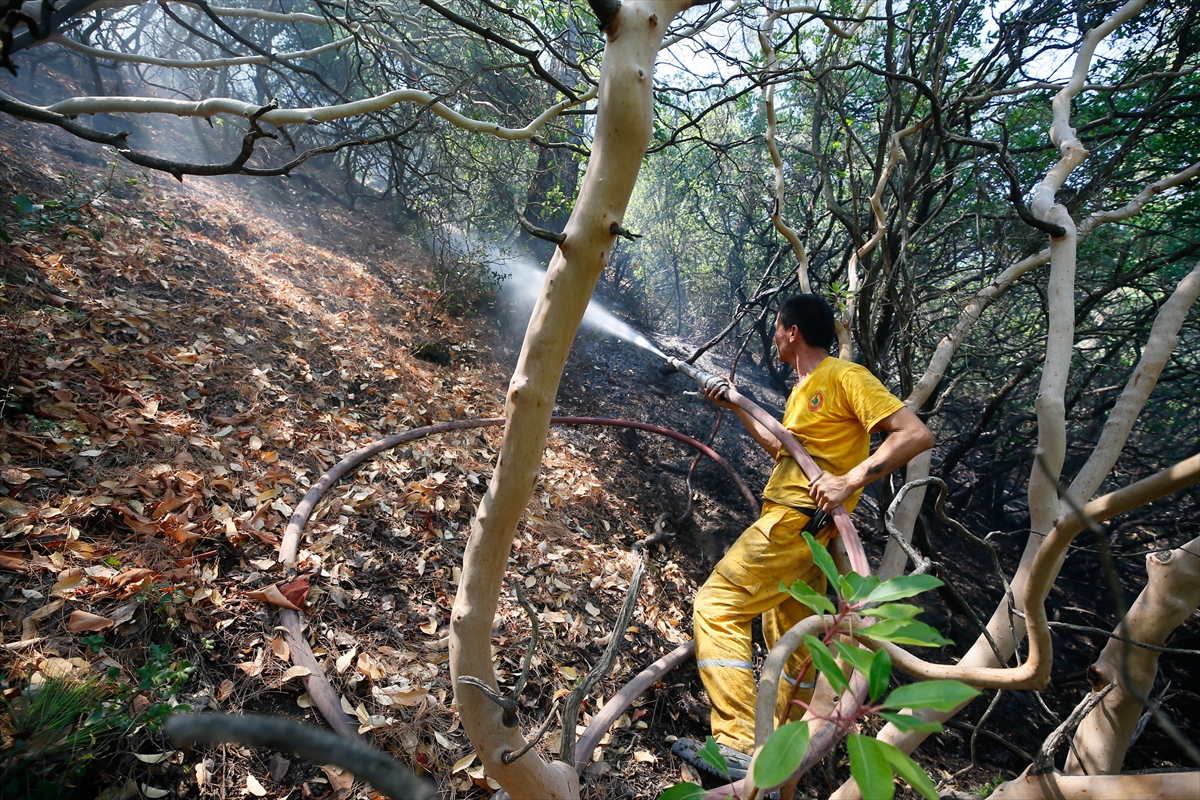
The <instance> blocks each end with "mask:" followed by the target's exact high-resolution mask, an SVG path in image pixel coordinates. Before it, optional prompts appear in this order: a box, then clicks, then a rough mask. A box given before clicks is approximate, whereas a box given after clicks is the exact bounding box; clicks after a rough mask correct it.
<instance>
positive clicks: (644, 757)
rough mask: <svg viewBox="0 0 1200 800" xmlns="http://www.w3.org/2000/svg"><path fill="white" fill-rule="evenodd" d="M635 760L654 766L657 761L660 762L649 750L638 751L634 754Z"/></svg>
mask: <svg viewBox="0 0 1200 800" xmlns="http://www.w3.org/2000/svg"><path fill="white" fill-rule="evenodd" d="M633 760H634V761H641V762H643V763H645V764H653V763H654V762H655V761H658V757H657V756H655V755H654V754H653V753H651V752H650V751H649V750H637V751H635V752H634V754H633Z"/></svg>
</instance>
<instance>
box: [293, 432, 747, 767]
mask: <svg viewBox="0 0 1200 800" xmlns="http://www.w3.org/2000/svg"><path fill="white" fill-rule="evenodd" d="M550 422H551V424H554V425H603V426H609V427H622V428H633V429H635V430H641V431H646V432H649V433H655V434H658V435H660V436H666V437H668V438H671V439H675V440H676V441H680V442H683V443H684V444H687V445H689V446H691V447H693V448H695V449H697V450H699V451H700V452H702V453H703V454H704V455H706V456H708V457H709V458H711V459H712V460H713V461H714V462H716V463H717V465H718V466H720V467H721V469H723V470H724V471H725V472H726V474H728V475H729V476H730V478H732V479H733V481H734V482H735V483H736V484H737V486H738V489H739V490H740V492H741V494H742V497H743V498H744V499H745V500H746V504H747V507H748V508H749V509H750V511H751V513H752V514H753V515H754V516H757V515H758V513H759V508H758V502H757V501H756V500H755V499H754V494H753V492H751V491H750V487H749V486H747V485H746V482H745V481H744V480H743V479H742V477H741V476H740V475H738V474H737V472H736V470H734V469H733V467H732V466H730V464H729V462H727V461H726V460H725V459H724V458H722V457H721V456H720V455H719V454H718V453H716V452H715V451H714V450H712V448H710V447H708V446H707V445H705V444H703V443H702V442H699V441H697V440H695V439H693V438H691V437H690V436H686V435H685V434H682V433H679V432H677V431H672V430H668V429H667V428H660V427H658V426H656V425H650V424H647V423H644V422H634V421H630V420H619V419H603V418H592V417H553V418H551V420H550ZM503 424H504V419H503V418H502V417H495V418H486V419H464V420H454V421H451V422H443V423H441V424H438V425H430V426H427V427H423V428H416V429H413V430H410V431H405V432H404V433H399V434H396V435H394V436H389V437H387V438H385V439H380V440H379V441H377V442H372V443H370V444H367V445H364V446H363V447H360V448H359V449H357V450H355V451H353V452H351V453H349V454H347V455H346V456H345V457H344V458H342V460H341V461H339V462H338V463H337V464H335V465H334V466H333V467H332V468H330V469H329V470H328V471H327V472H325V473H324V474H323V475H321V477H320V478H319V479H317V481H316V482H315V483H314V484H313V485H312V486H311V487H310V488H309V490H308V492H307V493H306V494H305V495H304V498H303V499H302V500H301V501H300V503H299V504H298V505H297V506H296V509H295V511H294V512H293V513H292V517H291V519H290V520H288V524H287V527H286V528H285V529H284V533H283V539H282V541H281V542H280V545H279V561H280V563H282V564H283V565H284V566H285V567H286V568H288V569H289V570H295V568H296V557H297V554H298V552H299V549H300V535H301V533H303V531H304V526H305V525H306V524H307V523H308V520H309V517H310V516H311V515H312V513H313V511H314V509H315V508H316V505H317V503H318V502H320V500H321V498H322V497H323V496H324V495H325V493H326V492H327V491H329V489H330V488H332V487H333V485H334V484H336V483H337V481H338V480H340V479H341V478H342V477H343V476H344V475H346V473H348V472H350V471H351V470H352V469H354V468H355V467H357V466H358V465H359V464H361V463H362V462H363V461H366V460H367V459H368V458H371V457H372V456H375V455H378V454H379V453H382V452H384V451H386V450H390V449H392V448H394V447H397V446H399V445H401V444H404V443H405V442H410V441H414V440H417V439H422V438H424V437H426V436H430V435H433V434H437V433H445V432H448V431H454V430H465V429H469V428H483V427H499V426H501V425H503ZM279 617H280V621H281V622H282V623H283V626H284V628H285V629H286V630H287V638H288V644H289V645H290V647H291V650H292V660H293V661H292V663H293V664H296V665H298V666H303V667H307V668H308V669H309V671H310V674H308V675H306V676H304V677H303V678H302V679H301V680H302V681H303V682H304V688H305V690H306V691H307V692H308V694H309V696H310V697H311V698H312V699H313V704H314V705H315V706H316V707H317V710H319V711H320V712H321V715H322V716H323V717H324V718H325V720H326V721H327V722H328V723H329V725H330V727H332V728H333V729H334V730H335V731H337V732H338V733H339V734H340V735H342V736H345V737H347V738H351V739H358V738H359V737H358V725H357V720H354V719H353V718H351V717H350V716H349V715H348V714H346V713H345V711H343V710H342V706H341V699H340V698H339V697H338V694H337V692H336V691H335V690H334V688H333V686H332V684H330V682H329V680H328V678H326V677H325V673H324V671H323V670H322V668H321V666H320V664H319V663H318V662H317V659H316V656H314V655H313V652H312V649H311V648H310V647H309V644H308V639H307V637H305V636H304V623H303V619H302V618H301V616H300V613H299V612H297V611H292V610H290V609H286V608H281V609H279ZM691 649H692V645H691V643H688V644H687V645H682V646H680V647H679V648H677V649H676V650H675V651H673V652H672V653H671V654H669V655H668V656H665V657H664V658H662V659H659V661H658V662H656V663H655V664H654V665H651V667H648V668H647V669H646V670H645V671H644V672H643V673H642V674H641V675H640V676H639V677H638V678H636V679H635V681H634V683H636V684H638V685H641V686H643V688H644V687H645V686H648V685H650V684H651V683H653V682H654V681H655V680H657V678H658V677H660V676H661V675H662V674H664V673H665V672H668V671H670V669H673V668H674V667H675V666H677V665H678V664H679V663H681V662H682V661H683V660H684V659H685V658H686V657H687V656H688V655H690V653H691ZM631 686H632V684H631ZM640 693H641V692H640V691H638V692H637V693H636V694H630V693H629V692H628V691H626V692H622V693H620V694H619V695H618V696H617V697H616V698H614V699H613V700H610V701H609V703H608V704H606V705H605V707H604V708H603V709H601V712H600V713H599V714H597V720H598V721H599V720H607V724H604V726H603V727H604V730H599V729H598V728H597V722H594V723H593V725H592V726H591V727H589V729H588V731H586V732H585V733H584V734H583V737H582V739H581V741H597V740H599V738H600V737H601V736H603V734H604V732H605V730H607V728H608V727H609V726H611V724H612V722H613V721H615V720H616V719H617V718H618V717H619V716H620V713H621V712H622V711H623V710H624V708H625V707H626V706H628V704H629V703H630V702H632V701H633V700H634V699H635V698H636V696H637V694H640ZM618 698H623V700H622V701H618ZM620 702H623V703H624V705H620V707H619V708H618V707H617V706H618V705H619V703H620ZM614 711H615V713H614ZM592 728H597V730H595V731H593V730H592ZM580 753H581V756H582V757H583V758H586V757H587V755H590V753H591V748H588V749H586V750H581V751H580ZM585 754H587V755H585ZM576 766H577V769H579V770H582V768H583V766H586V764H585V763H584V764H577V765H576Z"/></svg>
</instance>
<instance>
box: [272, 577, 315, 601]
mask: <svg viewBox="0 0 1200 800" xmlns="http://www.w3.org/2000/svg"><path fill="white" fill-rule="evenodd" d="M311 579H312V576H311V575H309V574H308V573H305V574H303V575H297V576H296V577H295V578H292V579H291V580H290V581H288V582H287V583H281V584H279V592H280V594H282V595H283V596H284V597H286V598H287V599H288V600H290V601H291V602H293V603H295V604H296V605H297V606H299V607H300V608H304V598H305V597H306V596H307V595H308V584H309V581H310V580H311Z"/></svg>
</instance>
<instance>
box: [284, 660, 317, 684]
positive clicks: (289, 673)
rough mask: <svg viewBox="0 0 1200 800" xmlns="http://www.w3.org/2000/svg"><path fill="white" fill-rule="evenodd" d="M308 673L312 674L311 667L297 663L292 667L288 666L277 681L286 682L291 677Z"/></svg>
mask: <svg viewBox="0 0 1200 800" xmlns="http://www.w3.org/2000/svg"><path fill="white" fill-rule="evenodd" d="M309 675H312V670H311V669H309V668H308V667H302V666H300V665H299V664H297V665H295V666H293V667H288V668H287V669H286V670H285V671H284V673H283V675H282V676H281V677H280V679H279V681H280V683H287V682H288V681H290V680H291V679H292V678H304V677H307V676H309Z"/></svg>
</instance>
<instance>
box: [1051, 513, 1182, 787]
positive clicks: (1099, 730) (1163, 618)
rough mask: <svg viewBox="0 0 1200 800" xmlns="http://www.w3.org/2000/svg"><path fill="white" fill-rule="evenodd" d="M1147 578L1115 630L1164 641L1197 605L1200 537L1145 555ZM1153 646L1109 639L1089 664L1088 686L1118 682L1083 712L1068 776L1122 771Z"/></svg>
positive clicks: (1149, 682) (1154, 658)
mask: <svg viewBox="0 0 1200 800" xmlns="http://www.w3.org/2000/svg"><path fill="white" fill-rule="evenodd" d="M1146 574H1147V576H1148V577H1149V581H1148V583H1147V584H1146V588H1145V589H1143V590H1142V593H1141V594H1140V595H1138V599H1137V600H1136V601H1135V602H1134V604H1133V607H1132V608H1130V609H1129V613H1128V614H1126V615H1125V620H1124V622H1123V623H1121V624H1118V625H1117V629H1116V632H1117V633H1118V634H1119V635H1122V636H1125V637H1128V638H1130V639H1134V640H1136V641H1139V642H1145V643H1147V644H1153V645H1158V646H1159V647H1161V646H1163V645H1165V644H1166V643H1167V639H1169V638H1170V636H1171V634H1172V633H1174V631H1175V629H1176V628H1178V627H1179V626H1180V625H1181V624H1182V623H1183V621H1184V620H1186V619H1187V618H1188V617H1189V616H1191V614H1192V612H1193V611H1195V610H1196V607H1197V606H1200V537H1198V538H1196V539H1192V540H1191V541H1190V542H1188V543H1187V544H1185V545H1184V546H1183V547H1180V548H1179V549H1178V550H1171V551H1169V552H1166V553H1151V554H1150V555H1148V556H1146ZM1158 656H1159V653H1158V652H1157V651H1156V650H1147V649H1145V648H1144V647H1135V646H1134V645H1131V644H1127V643H1125V642H1122V641H1118V640H1117V639H1110V640H1109V642H1108V644H1106V645H1105V646H1104V650H1103V651H1101V653H1100V658H1098V659H1097V660H1096V663H1095V664H1092V666H1091V667H1089V668H1088V678H1089V679H1090V680H1091V681H1092V685H1093V686H1097V685H1098V686H1100V687H1103V686H1106V685H1108V684H1110V683H1115V684H1117V685H1116V687H1115V688H1114V689H1113V690H1112V691H1111V692H1109V693H1108V695H1107V696H1106V697H1105V698H1104V699H1103V700H1102V701H1100V705H1098V706H1096V708H1094V709H1092V712H1091V713H1090V714H1088V715H1087V716H1086V717H1084V720H1083V723H1082V724H1081V725H1080V726H1079V730H1078V731H1077V732H1076V734H1075V741H1074V743H1073V745H1074V746H1073V747H1072V748H1071V752H1070V754H1069V756H1068V757H1067V764H1066V767H1065V768H1064V769H1063V771H1064V772H1065V773H1066V774H1068V775H1115V774H1117V773H1118V772H1120V771H1121V764H1122V762H1124V761H1125V752H1126V751H1127V750H1128V749H1129V743H1130V741H1131V740H1132V739H1133V730H1134V728H1135V727H1136V726H1137V722H1138V718H1139V717H1140V716H1141V714H1142V709H1143V708H1144V705H1143V702H1142V699H1143V698H1145V697H1147V696H1149V694H1150V690H1151V689H1153V688H1154V678H1155V676H1156V675H1157V674H1158Z"/></svg>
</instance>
